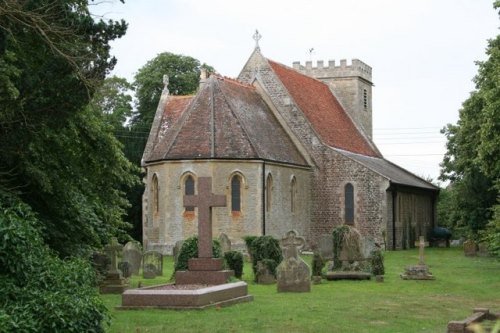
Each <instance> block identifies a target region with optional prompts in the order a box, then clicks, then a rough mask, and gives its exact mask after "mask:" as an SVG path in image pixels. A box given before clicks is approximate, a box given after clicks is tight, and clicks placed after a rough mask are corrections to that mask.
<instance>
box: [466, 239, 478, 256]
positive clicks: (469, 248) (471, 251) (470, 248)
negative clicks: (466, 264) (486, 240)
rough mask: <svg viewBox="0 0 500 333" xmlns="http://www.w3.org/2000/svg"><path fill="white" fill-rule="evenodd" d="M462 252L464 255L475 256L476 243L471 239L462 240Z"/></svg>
mask: <svg viewBox="0 0 500 333" xmlns="http://www.w3.org/2000/svg"><path fill="white" fill-rule="evenodd" d="M464 254H465V256H466V257H475V256H476V255H477V244H476V242H474V241H473V240H467V241H465V242H464Z"/></svg>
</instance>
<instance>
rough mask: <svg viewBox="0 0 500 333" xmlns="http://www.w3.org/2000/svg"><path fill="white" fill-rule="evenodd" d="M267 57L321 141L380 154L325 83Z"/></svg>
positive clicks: (345, 148) (342, 147)
mask: <svg viewBox="0 0 500 333" xmlns="http://www.w3.org/2000/svg"><path fill="white" fill-rule="evenodd" d="M267 61H268V62H269V64H270V65H271V68H272V69H273V71H274V72H275V73H276V75H277V76H278V78H279V80H280V81H281V82H282V83H283V85H284V86H285V88H286V89H287V90H288V92H289V93H290V95H291V96H292V98H293V99H294V100H295V102H296V103H297V105H298V107H299V108H300V109H301V110H302V112H303V113H304V115H305V116H306V118H307V119H308V120H309V122H310V123H311V125H312V126H313V128H314V129H315V131H316V133H317V134H318V135H319V136H320V137H321V139H322V140H323V142H324V143H325V144H327V145H329V146H331V147H335V148H340V149H343V150H347V151H350V152H353V153H357V154H362V155H366V156H374V157H381V156H380V153H379V152H378V151H377V149H376V148H375V147H374V146H373V145H372V144H371V143H370V141H369V140H368V139H367V138H366V137H365V136H364V135H363V134H362V133H361V131H360V130H359V129H358V128H357V127H356V126H355V125H354V123H353V121H352V120H351V118H350V117H349V116H348V115H347V113H346V111H345V110H344V109H343V108H342V106H341V105H340V103H339V101H338V100H337V99H336V98H335V96H334V95H333V94H332V92H331V91H330V89H329V88H328V86H327V85H326V84H325V83H323V82H321V81H319V80H316V79H314V78H311V77H309V76H307V75H304V74H302V73H299V72H297V71H296V70H294V69H293V68H290V67H287V66H285V65H282V64H280V63H277V62H274V61H272V60H269V59H267Z"/></svg>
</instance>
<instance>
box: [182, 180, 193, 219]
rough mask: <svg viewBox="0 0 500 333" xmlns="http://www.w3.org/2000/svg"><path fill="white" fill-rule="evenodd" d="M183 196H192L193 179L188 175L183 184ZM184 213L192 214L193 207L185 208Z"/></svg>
mask: <svg viewBox="0 0 500 333" xmlns="http://www.w3.org/2000/svg"><path fill="white" fill-rule="evenodd" d="M184 194H185V195H194V179H193V176H191V175H188V176H187V177H186V181H185V183H184ZM186 212H194V207H192V206H188V207H186Z"/></svg>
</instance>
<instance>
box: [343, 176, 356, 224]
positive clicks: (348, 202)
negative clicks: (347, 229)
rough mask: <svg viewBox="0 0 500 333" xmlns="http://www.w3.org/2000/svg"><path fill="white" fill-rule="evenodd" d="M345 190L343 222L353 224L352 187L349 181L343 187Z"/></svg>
mask: <svg viewBox="0 0 500 333" xmlns="http://www.w3.org/2000/svg"><path fill="white" fill-rule="evenodd" d="M344 192H345V223H346V224H350V225H353V224H354V187H353V186H352V184H351V183H347V184H346V185H345V188H344Z"/></svg>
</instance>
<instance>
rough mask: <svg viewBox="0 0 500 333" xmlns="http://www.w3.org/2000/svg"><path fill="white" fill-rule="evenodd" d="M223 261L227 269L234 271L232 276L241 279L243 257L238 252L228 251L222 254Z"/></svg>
mask: <svg viewBox="0 0 500 333" xmlns="http://www.w3.org/2000/svg"><path fill="white" fill-rule="evenodd" d="M224 260H225V261H226V264H227V266H228V267H229V269H232V270H233V271H234V276H235V277H236V278H238V279H241V275H242V274H243V255H242V254H241V252H238V251H228V252H226V253H224Z"/></svg>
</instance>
